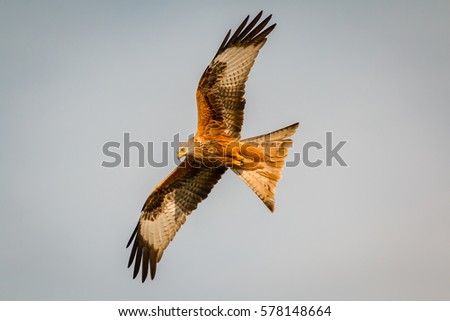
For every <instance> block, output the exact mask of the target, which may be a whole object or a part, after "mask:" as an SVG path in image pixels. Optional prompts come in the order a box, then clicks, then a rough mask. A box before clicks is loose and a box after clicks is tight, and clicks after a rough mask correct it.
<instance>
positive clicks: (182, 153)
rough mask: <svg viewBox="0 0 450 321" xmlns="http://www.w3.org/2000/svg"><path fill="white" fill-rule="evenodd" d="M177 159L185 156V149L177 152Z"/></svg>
mask: <svg viewBox="0 0 450 321" xmlns="http://www.w3.org/2000/svg"><path fill="white" fill-rule="evenodd" d="M177 156H178V160H181V159H182V158H183V157H184V156H186V151H185V150H180V151H179V152H178V155H177Z"/></svg>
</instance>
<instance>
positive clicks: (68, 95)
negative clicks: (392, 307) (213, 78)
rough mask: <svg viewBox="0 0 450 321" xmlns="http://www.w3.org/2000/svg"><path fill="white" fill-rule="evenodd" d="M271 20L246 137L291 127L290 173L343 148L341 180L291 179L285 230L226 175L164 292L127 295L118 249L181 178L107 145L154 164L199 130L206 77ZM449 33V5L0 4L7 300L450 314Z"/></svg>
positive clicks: (0, 238) (2, 247)
mask: <svg viewBox="0 0 450 321" xmlns="http://www.w3.org/2000/svg"><path fill="white" fill-rule="evenodd" d="M261 9H264V11H265V13H266V14H269V13H272V14H273V22H276V23H277V27H276V28H275V30H274V31H273V32H272V33H271V34H270V36H269V39H268V41H267V43H266V45H265V46H264V48H263V49H262V51H261V53H260V55H259V56H258V59H257V61H256V63H255V65H254V68H253V70H252V72H251V74H250V78H249V81H248V82H247V93H246V98H247V105H246V114H245V123H244V129H243V136H244V137H248V136H254V135H258V134H263V133H266V132H269V131H272V130H275V129H278V128H281V127H284V126H287V125H289V124H291V123H294V122H297V121H298V122H300V124H301V127H300V128H299V130H298V132H297V134H296V135H295V136H294V140H295V146H294V148H293V149H291V156H290V157H289V159H291V160H292V159H293V156H292V154H293V153H294V152H295V153H301V152H302V148H303V146H304V145H305V144H306V143H308V142H318V143H320V144H322V145H323V146H325V137H326V132H332V134H333V145H335V144H337V143H338V142H339V141H347V143H346V144H345V145H344V146H343V147H342V149H341V150H340V155H341V157H342V158H343V159H344V160H345V162H346V163H347V164H348V166H347V167H342V166H339V164H338V163H337V162H336V161H334V162H333V166H325V163H323V164H322V165H321V166H319V167H316V168H310V167H307V166H305V164H304V163H300V164H299V165H298V166H296V167H290V168H287V169H285V170H284V176H283V179H282V180H281V182H280V184H279V187H278V189H277V195H276V211H275V213H274V214H271V213H270V212H269V211H268V210H267V209H266V208H265V206H264V204H263V203H262V202H261V201H260V200H259V199H258V197H256V196H255V195H254V194H253V192H252V191H251V190H250V189H249V188H248V187H247V186H246V185H245V184H244V183H243V182H241V181H240V180H239V178H237V177H235V176H234V174H233V173H232V172H228V173H227V174H226V175H225V176H224V177H223V179H222V180H221V181H220V182H219V183H218V184H217V186H216V187H215V188H214V190H213V191H212V192H211V194H210V196H209V197H208V199H206V200H205V201H204V202H203V203H202V204H200V205H199V207H198V209H197V210H196V211H195V212H194V213H193V214H192V215H191V216H190V217H188V220H187V222H186V224H185V225H184V226H183V227H182V228H181V229H180V231H179V233H178V234H177V235H176V237H175V239H174V241H173V242H172V243H171V244H170V245H169V247H168V249H167V250H166V252H165V253H164V256H163V259H162V261H161V263H160V264H159V265H158V271H157V274H156V279H155V280H154V281H151V282H147V283H145V284H142V283H141V282H140V280H133V279H132V271H131V270H129V269H127V268H126V265H127V261H128V256H129V249H126V248H125V245H126V243H127V241H128V238H129V236H130V234H131V232H132V231H133V229H134V227H135V225H136V222H137V220H138V217H139V212H140V209H141V207H142V204H143V203H144V201H145V199H146V198H147V196H148V195H149V193H150V192H151V191H152V190H153V188H154V187H155V186H156V185H157V184H158V183H159V182H160V181H161V180H162V179H164V177H166V175H167V174H168V173H169V172H170V171H171V170H172V169H173V168H174V166H175V165H174V163H173V161H172V157H170V160H171V161H170V164H169V166H167V167H164V168H155V167H152V166H150V165H148V164H146V166H145V167H143V168H140V167H139V166H138V158H137V153H136V150H133V153H132V155H131V156H132V157H131V167H130V168H124V167H123V166H122V165H121V166H119V167H115V168H105V167H102V166H101V164H102V162H103V161H110V160H111V159H110V158H108V157H106V156H105V155H104V154H103V153H102V146H103V144H105V143H106V142H109V141H116V142H119V143H121V146H123V137H124V133H129V134H130V137H131V139H132V140H134V141H139V142H141V143H143V144H146V143H147V142H154V146H155V159H156V160H160V159H161V157H162V156H161V153H162V151H161V146H162V143H163V142H165V141H166V142H170V141H172V139H173V137H174V135H175V134H177V133H180V137H181V138H185V137H187V136H188V135H189V134H191V133H193V132H195V127H196V117H197V115H196V104H195V89H196V86H197V83H198V80H199V78H200V76H201V74H202V73H203V71H204V69H205V67H206V66H207V65H208V64H209V62H210V60H211V58H212V57H213V56H214V54H215V52H216V51H217V48H218V46H219V45H220V43H221V41H222V40H223V37H224V35H225V33H226V32H227V31H228V29H230V28H233V29H235V28H236V27H237V26H238V25H239V23H240V22H241V21H242V20H243V18H244V17H245V16H246V15H247V14H250V15H252V16H254V15H256V14H257V13H258V12H259V11H260V10H261ZM449 17H450V3H449V2H448V1H410V0H408V1H331V0H330V1H227V2H225V1H220V2H219V1H216V2H212V1H117V2H115V1H95V2H91V1H70V2H69V1H64V2H60V1H0V39H1V41H0V135H1V151H0V161H1V167H0V204H1V216H0V253H1V255H0V299H4V300H9V299H22V300H28V299H30V300H31V299H32V300H41V299H42V300H46V299H52V300H58V299H70V300H74V299H75V300H91V299H97V300H208V299H211V300H364V299H372V300H379V299H381V300H391V299H396V300H403V299H414V300H422V299H446V300H449V299H450V294H449V293H450V272H449V271H450V251H449V245H450V233H449V231H450V168H449V157H450V149H449V144H448V140H449V139H450V129H449V116H450V112H449V104H450V60H449V57H450V19H449ZM119 152H121V149H119ZM170 152H171V153H172V151H170ZM171 156H172V154H171ZM310 157H311V160H315V159H325V149H322V150H318V151H317V150H311V153H310Z"/></svg>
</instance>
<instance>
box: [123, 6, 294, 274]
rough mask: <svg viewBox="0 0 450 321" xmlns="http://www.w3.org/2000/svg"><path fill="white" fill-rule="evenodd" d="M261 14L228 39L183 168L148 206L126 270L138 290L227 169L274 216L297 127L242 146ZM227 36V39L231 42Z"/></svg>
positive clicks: (202, 90) (201, 91)
mask: <svg viewBox="0 0 450 321" xmlns="http://www.w3.org/2000/svg"><path fill="white" fill-rule="evenodd" d="M262 14H263V12H262V11H261V12H260V13H259V14H258V15H257V16H256V17H255V18H254V19H253V20H251V21H250V22H248V21H249V16H247V17H246V18H245V20H244V21H243V22H242V23H241V24H240V25H239V27H238V28H237V29H236V31H235V32H234V33H233V34H232V35H231V30H229V31H228V33H227V35H226V36H225V39H224V40H223V42H222V44H221V45H220V47H219V50H218V51H217V53H216V55H215V56H214V58H213V60H212V62H211V63H210V64H209V66H208V67H207V68H206V70H205V72H204V73H203V75H202V77H201V79H200V82H199V84H198V88H197V92H196V97H197V111H198V123H197V132H196V134H195V136H194V137H193V138H191V139H189V140H188V141H187V142H184V143H182V144H180V147H179V148H178V157H179V158H180V159H183V158H184V159H183V161H182V162H181V163H180V164H179V165H178V167H176V168H175V170H174V171H173V172H172V173H171V174H170V175H169V176H168V177H167V178H166V179H165V180H163V181H162V182H161V183H160V184H159V185H158V186H156V188H155V189H154V190H153V192H152V193H151V194H150V196H149V197H148V198H147V200H146V202H145V204H144V206H143V208H142V211H141V214H140V218H139V222H138V224H137V226H136V228H135V229H134V231H133V233H132V235H131V238H130V240H129V242H128V244H127V247H129V246H130V245H131V244H133V246H132V249H131V254H130V259H129V262H128V267H130V266H131V265H133V263H134V271H133V278H136V276H137V275H138V273H139V270H140V269H141V271H142V282H144V281H145V280H146V278H147V276H148V272H149V268H150V276H151V278H152V279H153V278H154V277H155V273H156V264H157V263H158V262H159V261H160V260H161V257H162V255H163V253H164V250H165V249H166V248H167V246H168V245H169V243H170V241H172V239H173V238H174V236H175V234H176V233H177V231H178V230H179V228H180V227H181V225H183V224H184V222H185V221H186V217H187V216H188V215H189V214H190V213H191V212H192V211H193V210H195V209H196V208H197V205H198V204H199V203H200V202H201V201H203V200H204V199H205V198H206V197H207V196H208V194H209V192H210V191H211V190H212V188H213V187H214V185H215V184H216V183H217V182H218V181H219V179H220V178H221V176H222V175H223V174H224V173H225V172H226V171H227V169H228V168H230V169H231V170H232V171H233V172H234V173H236V174H237V175H238V176H239V177H240V178H241V179H242V180H243V181H244V182H245V183H246V184H247V185H248V186H249V187H250V188H251V189H252V190H253V191H254V192H255V193H256V195H258V196H259V198H260V199H261V200H262V201H263V202H264V204H265V205H266V206H267V207H268V209H269V210H270V211H272V212H273V211H274V206H275V201H274V194H275V188H276V186H277V183H278V180H279V179H280V178H281V171H282V169H283V167H284V164H285V161H286V157H287V155H288V152H287V151H288V148H289V147H291V146H292V140H291V139H289V138H288V137H290V136H291V135H293V134H294V133H295V130H296V129H297V127H298V123H295V124H293V125H290V126H288V127H285V128H282V129H279V130H277V131H274V132H272V133H269V134H266V135H261V136H257V137H252V138H247V139H241V128H242V124H243V120H244V106H245V99H244V93H245V82H246V81H247V78H248V75H249V72H250V69H251V68H252V66H253V63H254V62H255V59H256V56H257V55H258V52H259V50H260V49H261V48H262V47H263V46H264V44H265V43H266V41H267V36H268V35H269V34H270V33H271V32H272V30H273V29H274V28H275V26H276V24H273V25H271V26H269V27H267V28H265V27H266V26H267V24H268V23H269V21H270V19H271V17H272V15H269V16H268V17H267V18H265V19H264V20H262V21H261V22H260V23H258V22H259V21H260V19H261V17H262ZM230 35H231V37H230Z"/></svg>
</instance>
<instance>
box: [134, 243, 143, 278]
mask: <svg viewBox="0 0 450 321" xmlns="http://www.w3.org/2000/svg"><path fill="white" fill-rule="evenodd" d="M141 260H142V247H141V246H138V250H137V254H136V261H135V263H134V271H133V279H135V278H136V276H137V275H138V273H139V269H140V267H141Z"/></svg>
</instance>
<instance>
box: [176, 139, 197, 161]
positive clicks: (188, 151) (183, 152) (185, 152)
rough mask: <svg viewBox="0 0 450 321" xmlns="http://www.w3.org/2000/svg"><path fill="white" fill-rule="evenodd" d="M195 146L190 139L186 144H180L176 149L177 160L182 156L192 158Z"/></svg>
mask: <svg viewBox="0 0 450 321" xmlns="http://www.w3.org/2000/svg"><path fill="white" fill-rule="evenodd" d="M195 145H196V144H195V142H194V139H193V138H190V139H189V140H188V141H187V142H182V143H181V144H180V146H179V147H178V159H181V158H183V157H184V156H193V155H194V148H195Z"/></svg>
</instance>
